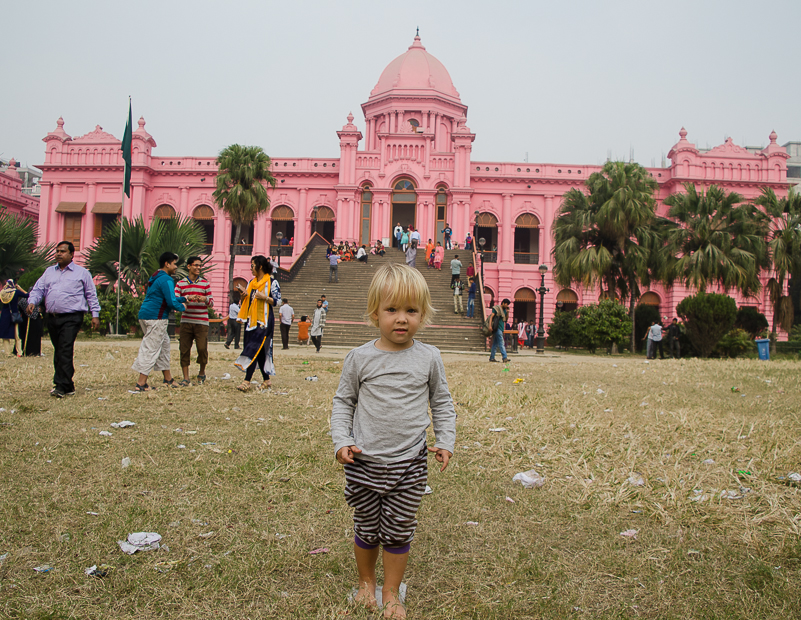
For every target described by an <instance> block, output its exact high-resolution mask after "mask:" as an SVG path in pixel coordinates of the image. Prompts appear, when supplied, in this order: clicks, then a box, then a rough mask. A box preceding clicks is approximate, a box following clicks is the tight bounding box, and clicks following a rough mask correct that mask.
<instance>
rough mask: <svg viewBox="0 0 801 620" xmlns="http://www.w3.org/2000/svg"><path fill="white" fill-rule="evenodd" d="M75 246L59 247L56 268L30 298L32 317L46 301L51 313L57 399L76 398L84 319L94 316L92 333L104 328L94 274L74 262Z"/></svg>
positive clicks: (53, 392) (49, 326)
mask: <svg viewBox="0 0 801 620" xmlns="http://www.w3.org/2000/svg"><path fill="white" fill-rule="evenodd" d="M74 254H75V246H74V245H73V244H72V243H71V242H69V241H62V242H61V243H59V244H58V245H57V246H56V263H57V264H56V265H54V266H52V267H48V268H47V269H45V272H44V273H43V274H42V277H40V278H39V279H38V280H37V281H36V284H34V285H33V288H32V289H31V292H30V294H29V295H28V307H27V308H26V310H27V313H28V316H31V314H33V311H34V310H35V309H36V307H37V306H38V305H39V304H41V303H42V300H44V303H45V309H46V310H47V332H48V333H49V334H50V342H52V343H53V369H54V371H55V372H54V374H53V384H54V387H53V389H52V390H51V391H50V394H51V395H52V396H55V397H56V398H64V397H65V396H73V395H74V394H75V384H74V383H73V382H72V378H73V376H74V375H75V367H74V366H73V362H72V358H73V352H74V349H75V339H76V338H77V337H78V332H79V331H80V329H81V325H83V315H84V314H85V313H86V312H91V313H92V329H97V328H98V327H100V318H99V317H100V302H98V301H97V290H96V289H95V283H94V282H92V274H90V273H89V272H88V271H87V270H86V269H84V268H83V267H81V266H80V265H76V264H75V263H73V262H72V257H73V256H74Z"/></svg>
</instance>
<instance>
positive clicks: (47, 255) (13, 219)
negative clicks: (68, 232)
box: [0, 211, 53, 286]
mask: <svg viewBox="0 0 801 620" xmlns="http://www.w3.org/2000/svg"><path fill="white" fill-rule="evenodd" d="M37 228H38V227H37V226H36V222H34V221H33V220H32V219H30V218H27V217H22V216H21V215H15V214H11V213H6V212H4V211H0V281H2V282H5V281H6V280H8V279H9V278H13V279H14V280H15V281H16V280H18V279H19V277H20V275H22V274H23V273H24V272H27V271H33V270H35V269H41V268H43V267H46V266H47V263H48V262H50V261H51V260H52V253H53V245H52V244H50V245H43V246H40V247H38V248H37V247H36V235H37ZM0 286H2V285H0Z"/></svg>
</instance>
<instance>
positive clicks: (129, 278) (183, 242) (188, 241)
mask: <svg viewBox="0 0 801 620" xmlns="http://www.w3.org/2000/svg"><path fill="white" fill-rule="evenodd" d="M205 241H206V235H205V233H204V232H203V228H201V227H200V225H199V224H198V223H197V222H196V221H194V220H193V219H191V218H172V219H169V220H162V219H159V218H155V219H154V220H153V221H152V222H151V223H150V228H147V227H146V226H145V222H144V220H143V219H142V218H141V217H138V218H136V219H135V220H127V219H126V220H123V222H122V264H121V267H122V268H121V272H122V275H121V286H122V289H121V290H123V291H127V292H129V293H130V292H136V294H137V295H143V294H144V292H145V285H146V284H147V281H148V280H149V279H150V276H151V275H153V274H154V273H155V272H156V271H157V270H158V268H159V256H161V255H162V254H163V253H164V252H174V253H175V254H177V255H178V272H177V273H176V277H178V278H180V277H182V276H185V275H186V273H187V272H186V267H185V263H186V259H187V258H189V257H190V256H194V255H197V256H201V255H203V253H204V248H205ZM119 249H120V223H119V222H115V223H114V224H112V225H111V226H109V228H108V230H107V231H106V232H105V233H104V234H103V236H102V237H100V238H99V239H97V240H96V241H95V243H94V244H93V245H92V246H90V247H89V248H88V250H87V252H86V268H87V269H88V270H89V271H90V272H91V273H92V275H95V276H97V275H100V276H103V278H104V279H105V280H106V282H107V283H108V284H111V285H114V284H115V283H116V282H117V263H118V261H119ZM204 267H205V261H204ZM115 307H116V302H115Z"/></svg>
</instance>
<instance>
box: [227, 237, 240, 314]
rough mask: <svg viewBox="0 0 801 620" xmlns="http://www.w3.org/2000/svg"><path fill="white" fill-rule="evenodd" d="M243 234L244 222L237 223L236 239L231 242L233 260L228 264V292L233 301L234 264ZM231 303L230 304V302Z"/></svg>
mask: <svg viewBox="0 0 801 620" xmlns="http://www.w3.org/2000/svg"><path fill="white" fill-rule="evenodd" d="M241 234H242V222H239V223H237V225H236V232H235V233H234V238H233V240H232V241H231V260H230V261H229V263H228V291H229V293H230V296H231V299H233V297H234V262H236V240H237V239H239V235H241ZM229 303H230V302H229Z"/></svg>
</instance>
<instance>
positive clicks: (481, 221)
mask: <svg viewBox="0 0 801 620" xmlns="http://www.w3.org/2000/svg"><path fill="white" fill-rule="evenodd" d="M481 239H484V262H486V263H496V262H498V218H497V217H495V216H494V215H493V214H492V213H479V214H478V216H477V217H476V243H477V244H478V246H477V247H478V249H479V250H480V249H481V241H480V240H481Z"/></svg>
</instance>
